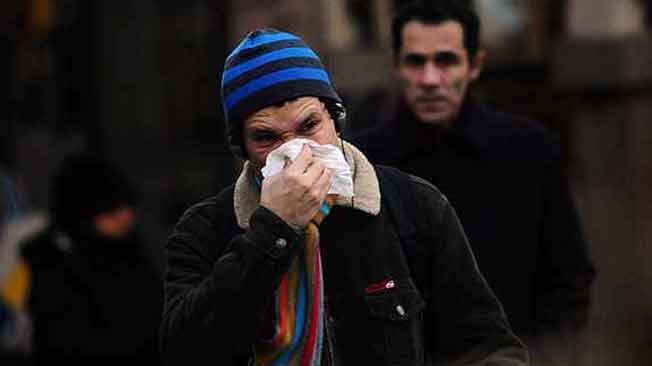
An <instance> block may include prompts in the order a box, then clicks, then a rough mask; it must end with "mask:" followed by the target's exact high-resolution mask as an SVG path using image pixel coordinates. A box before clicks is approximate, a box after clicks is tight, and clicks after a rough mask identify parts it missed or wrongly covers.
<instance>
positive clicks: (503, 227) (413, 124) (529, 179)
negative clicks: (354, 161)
mask: <svg viewBox="0 0 652 366" xmlns="http://www.w3.org/2000/svg"><path fill="white" fill-rule="evenodd" d="M353 140H354V143H355V144H356V146H359V147H360V149H361V150H362V151H363V152H364V153H365V154H366V155H367V156H368V157H369V160H370V161H371V162H373V163H376V164H386V165H391V166H395V167H397V168H400V169H401V170H403V171H405V172H407V173H410V174H414V175H416V176H419V177H422V178H425V179H426V180H428V181H430V182H431V183H433V184H435V185H436V186H437V187H438V188H439V189H441V191H442V192H443V193H444V194H445V195H446V197H448V199H450V201H451V203H452V204H453V206H454V207H455V209H456V210H457V212H458V214H459V216H460V220H461V222H462V225H463V226H464V229H465V231H466V233H467V235H468V237H469V241H470V244H471V247H472V248H473V251H474V253H475V255H476V258H477V260H478V263H479V267H480V270H481V271H482V273H483V274H484V275H485V277H486V278H487V280H488V282H489V284H490V285H491V286H492V288H493V289H494V290H495V293H496V295H497V296H498V298H499V300H500V301H501V303H502V304H503V306H504V308H505V311H506V313H507V315H508V319H509V321H510V323H511V325H512V326H513V329H514V330H515V331H516V333H517V334H518V335H520V336H522V337H530V336H533V335H536V334H539V333H541V332H558V331H560V330H562V329H568V328H569V327H570V328H571V329H576V328H578V327H580V326H582V325H583V324H584V323H585V322H586V319H587V317H588V310H589V304H590V287H591V284H592V282H593V279H594V274H595V272H594V268H593V264H592V261H591V259H590V258H589V254H588V250H587V246H586V243H585V240H584V237H583V232H582V229H581V226H580V220H579V218H578V214H577V212H576V209H575V207H574V203H573V200H572V197H571V193H570V190H569V188H568V184H567V181H566V178H565V176H564V174H563V169H562V164H561V154H560V146H559V143H558V141H557V140H556V139H555V138H554V137H553V136H552V135H551V134H550V133H549V132H547V131H546V130H545V129H544V128H543V127H542V126H541V125H540V124H536V123H534V122H531V121H528V120H525V119H523V118H519V117H516V116H512V115H508V114H503V113H499V112H496V111H493V110H490V109H488V108H485V107H482V106H479V105H477V104H475V103H473V102H467V104H466V105H465V106H464V107H463V109H462V112H461V115H460V118H459V119H458V120H457V122H456V123H455V124H454V126H453V127H452V128H450V129H443V128H433V127H428V126H426V125H424V124H423V123H419V122H418V121H417V120H416V119H415V117H414V116H413V114H412V113H411V112H409V110H408V109H407V108H406V107H405V106H402V107H399V108H398V112H396V113H395V114H393V115H391V118H390V119H388V120H386V121H382V122H381V123H380V125H378V126H377V127H375V128H373V129H371V130H366V131H364V132H363V133H361V134H358V136H356V137H354V138H353Z"/></svg>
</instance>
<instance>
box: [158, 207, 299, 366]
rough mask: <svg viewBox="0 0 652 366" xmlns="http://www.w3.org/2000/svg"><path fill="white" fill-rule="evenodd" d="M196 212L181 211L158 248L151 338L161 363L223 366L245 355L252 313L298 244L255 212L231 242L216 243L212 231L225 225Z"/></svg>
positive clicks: (252, 334) (274, 220) (268, 216)
mask: <svg viewBox="0 0 652 366" xmlns="http://www.w3.org/2000/svg"><path fill="white" fill-rule="evenodd" d="M221 209H222V210H227V209H231V210H232V208H231V207H228V208H221ZM204 211H205V210H204ZM204 211H202V210H192V209H191V210H190V211H189V212H188V213H186V214H185V215H184V217H182V219H181V220H180V221H179V223H178V224H177V226H176V228H175V230H174V232H173V233H172V235H171V236H170V237H169V239H168V242H167V245H166V257H167V269H166V275H165V283H164V285H165V305H164V311H163V321H162V323H161V327H160V331H159V333H160V342H161V353H162V357H163V361H164V363H165V364H167V365H182V364H183V365H186V364H203V363H206V362H211V363H215V362H218V363H220V364H224V365H230V364H235V363H236V362H238V361H237V360H240V359H241V358H242V357H248V355H249V354H250V352H251V349H252V345H253V344H254V342H255V338H256V327H257V325H258V316H257V314H258V313H259V311H260V310H261V307H262V306H263V304H264V303H265V301H267V300H268V299H270V298H271V297H272V296H273V293H274V290H275V289H276V288H277V286H278V283H279V282H280V278H281V276H282V274H283V273H285V272H286V271H287V269H288V267H289V265H290V262H291V260H292V258H293V257H294V256H295V255H296V252H297V250H298V247H299V245H298V243H299V242H300V241H302V234H299V233H297V232H296V231H294V230H293V229H292V228H290V227H289V226H287V225H286V224H285V223H284V222H283V221H282V220H281V219H280V218H278V217H277V216H276V215H274V214H273V213H272V212H271V211H269V210H267V209H265V208H263V207H260V208H258V209H257V211H255V212H254V214H253V216H252V217H251V220H250V229H248V230H247V231H246V232H244V233H243V234H239V235H235V236H234V237H217V233H218V231H216V229H215V227H216V226H217V225H228V223H226V224H225V223H221V222H214V221H215V220H216V219H215V217H211V215H210V214H207V213H206V212H204ZM211 251H213V252H214V253H218V255H216V256H211V255H210V254H208V253H210V252H211ZM212 258H217V259H216V260H214V259H212ZM243 355H244V356H243ZM245 359H246V358H245Z"/></svg>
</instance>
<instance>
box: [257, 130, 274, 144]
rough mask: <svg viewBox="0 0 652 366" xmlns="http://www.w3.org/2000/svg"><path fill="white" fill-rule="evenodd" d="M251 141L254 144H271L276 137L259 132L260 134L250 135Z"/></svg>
mask: <svg viewBox="0 0 652 366" xmlns="http://www.w3.org/2000/svg"><path fill="white" fill-rule="evenodd" d="M251 139H252V140H253V141H254V142H259V143H264V142H273V141H274V140H276V135H274V134H273V133H266V132H260V133H254V134H252V135H251Z"/></svg>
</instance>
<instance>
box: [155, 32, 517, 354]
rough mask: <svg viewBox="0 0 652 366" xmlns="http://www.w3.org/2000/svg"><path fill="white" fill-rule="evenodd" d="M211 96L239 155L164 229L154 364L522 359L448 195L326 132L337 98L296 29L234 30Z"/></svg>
mask: <svg viewBox="0 0 652 366" xmlns="http://www.w3.org/2000/svg"><path fill="white" fill-rule="evenodd" d="M222 103H223V105H224V108H225V114H226V121H227V134H228V141H229V144H230V146H231V149H232V151H233V152H234V154H235V155H236V156H237V157H240V158H243V159H245V160H246V161H245V163H244V166H243V169H242V172H241V175H240V176H239V178H238V179H237V181H236V182H235V183H234V184H233V185H231V186H230V187H228V188H226V189H225V190H223V191H222V192H221V193H219V194H218V195H217V196H215V197H212V198H208V199H206V200H205V201H203V202H200V203H198V204H196V205H193V206H192V207H190V208H189V209H188V210H187V211H186V212H185V213H184V214H183V215H182V217H181V218H180V219H179V221H178V223H177V224H176V226H175V228H174V230H173V232H172V233H171V235H170V237H169V239H168V242H167V245H166V259H167V270H166V275H165V281H164V282H165V305H164V314H163V321H162V323H161V328H160V337H161V351H162V357H163V360H164V362H165V363H167V364H169V365H182V364H193V365H197V364H219V365H225V366H226V365H325V366H326V365H342V366H346V365H390V364H391V365H429V364H433V363H437V364H451V365H453V364H464V365H486V364H492V365H526V364H528V354H527V350H526V349H525V348H524V347H523V344H522V343H521V342H520V340H519V339H518V338H516V337H515V336H514V335H513V333H512V331H511V330H510V329H509V327H508V325H507V323H506V320H505V315H504V312H503V310H502V308H501V306H500V304H499V302H498V301H497V299H496V297H495V296H494V294H493V293H492V292H491V290H490V289H489V287H488V286H487V284H486V282H485V280H484V279H483V277H482V274H481V273H480V272H479V271H478V269H477V267H476V263H475V260H474V258H473V254H472V252H471V250H470V249H469V247H468V244H467V241H466V237H465V235H464V231H463V229H462V227H461V226H460V225H459V222H458V220H457V216H456V214H455V211H454V209H453V207H452V206H451V205H450V204H449V203H448V201H447V200H446V198H445V197H444V196H442V195H441V194H440V193H439V191H438V190H437V189H436V188H435V187H434V186H432V185H431V184H429V183H427V182H425V181H423V180H421V179H417V178H415V177H411V176H408V175H407V174H404V173H402V172H400V171H398V170H396V169H391V168H383V167H374V166H372V165H371V164H370V163H369V162H368V160H367V159H366V158H365V156H364V155H363V154H362V153H361V152H359V150H357V149H356V148H355V147H354V146H353V145H351V144H349V143H348V142H346V141H344V140H342V139H340V138H339V131H341V130H342V125H343V124H344V118H345V117H344V107H343V106H342V104H341V99H340V97H339V96H338V94H337V92H336V91H335V89H334V88H333V86H332V84H331V82H330V79H329V77H328V74H327V72H326V70H325V69H324V67H323V65H322V64H321V61H320V60H319V57H318V56H317V54H316V53H315V52H314V51H313V50H311V49H310V48H309V46H307V45H306V44H305V43H304V42H303V40H301V39H300V38H299V37H297V36H295V35H293V34H289V33H285V32H281V31H277V30H274V29H261V30H256V31H253V32H250V33H249V34H247V36H246V37H245V38H244V39H243V40H242V41H241V42H240V43H239V45H238V46H237V47H236V48H235V49H234V50H233V51H232V53H231V54H230V56H229V57H227V59H226V63H225V68H224V72H223V75H222ZM275 169H276V171H275Z"/></svg>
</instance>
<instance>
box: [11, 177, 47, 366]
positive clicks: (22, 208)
mask: <svg viewBox="0 0 652 366" xmlns="http://www.w3.org/2000/svg"><path fill="white" fill-rule="evenodd" d="M45 221H46V219H45V217H44V215H42V214H41V213H36V212H30V210H28V209H27V207H26V204H25V200H24V195H23V194H22V190H21V189H20V187H19V185H18V184H16V180H15V179H14V177H13V176H12V175H11V174H9V173H8V172H7V171H6V170H4V169H2V166H1V165H0V364H2V365H7V366H12V365H29V364H31V344H30V341H31V338H30V335H31V323H30V319H29V316H28V313H27V309H26V306H25V299H26V294H27V290H28V286H29V271H28V270H27V269H26V267H25V265H24V263H23V262H22V261H21V260H20V251H19V247H20V245H19V244H20V242H21V240H22V239H24V238H25V237H27V236H29V235H32V234H34V233H35V232H37V231H38V230H40V229H42V228H43V227H44V225H45Z"/></svg>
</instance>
